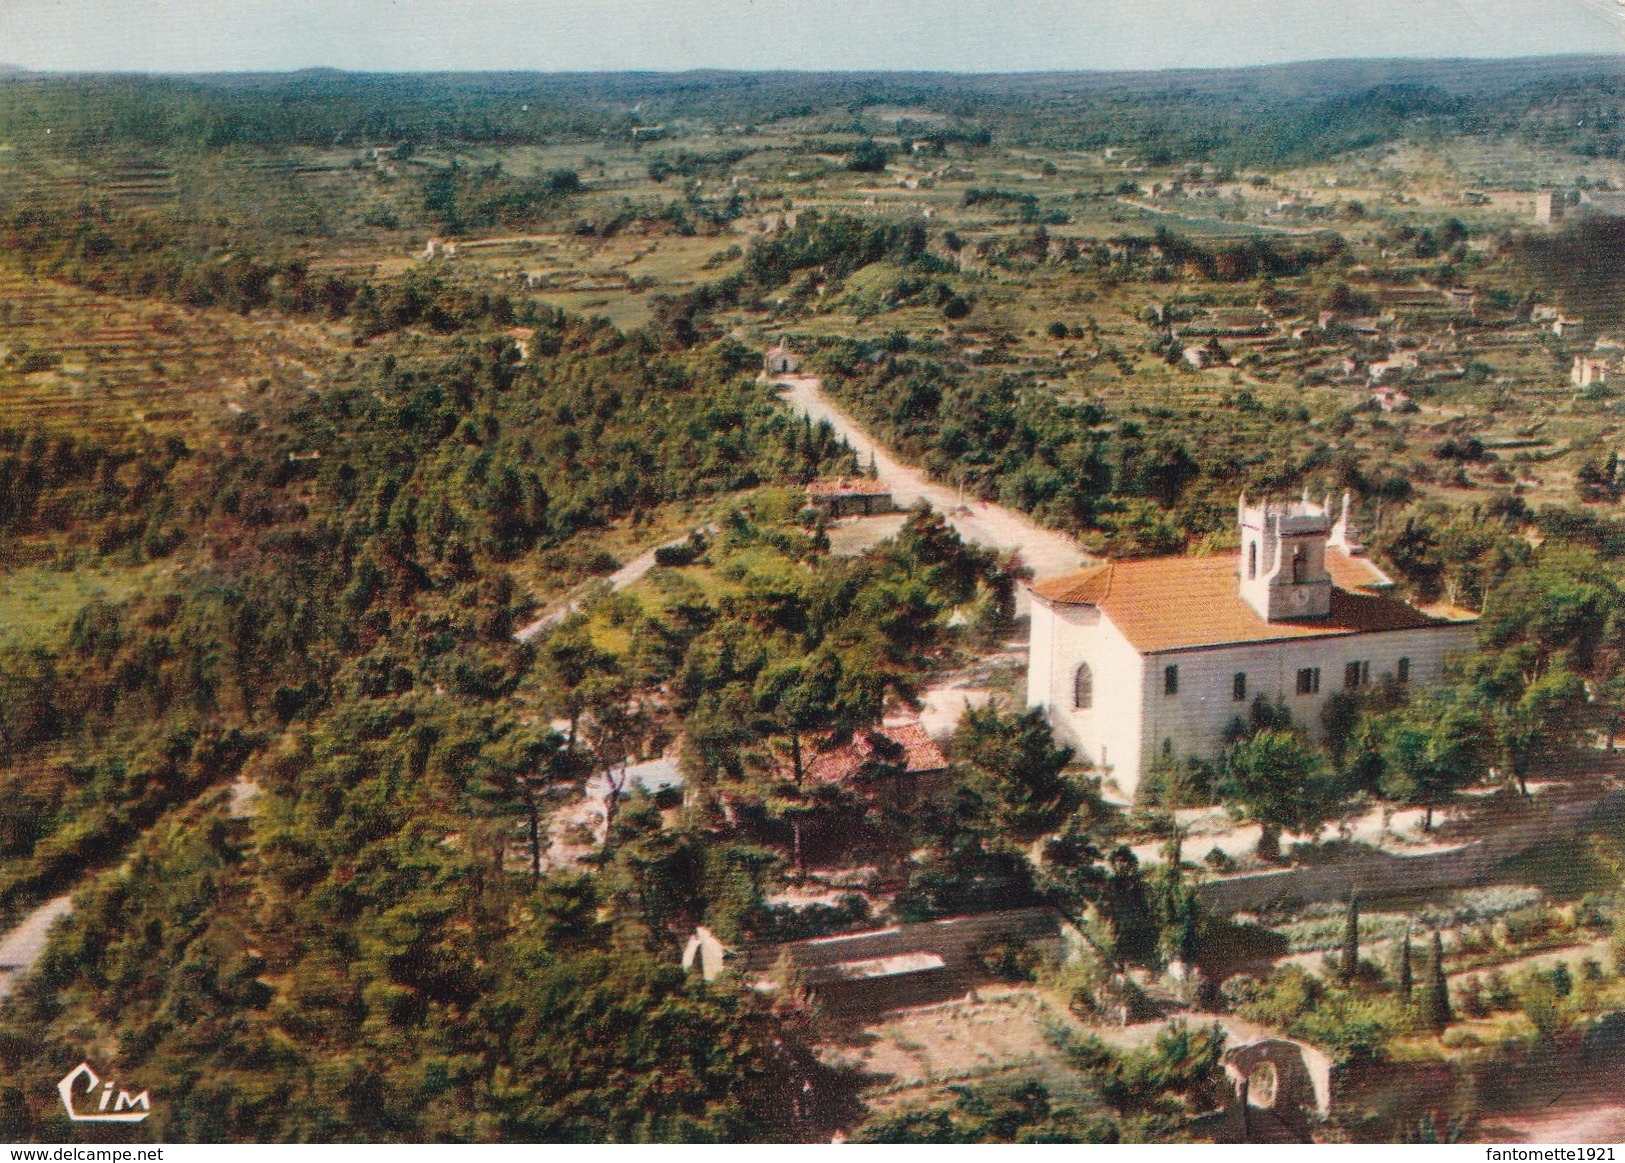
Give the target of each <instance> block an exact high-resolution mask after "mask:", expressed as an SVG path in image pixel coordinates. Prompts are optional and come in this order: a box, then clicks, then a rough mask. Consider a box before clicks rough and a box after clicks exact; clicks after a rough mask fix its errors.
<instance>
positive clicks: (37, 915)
mask: <svg viewBox="0 0 1625 1163" xmlns="http://www.w3.org/2000/svg"><path fill="white" fill-rule="evenodd" d="M72 908H73V897H72V896H69V895H66V894H64V895H63V896H59V897H52V898H51V899H50V900H48V901H46V902H45V903H44V904H42V905H41V906H40V907H39V908H37V909H35V910H34V911H33V912H31V913H29V914H28V915H27V916H26V917H24V918H23V919H22V922H21V923H20V924H19V925H18V926H17V927H16V928H15V929H12V930H11V932H9V933H6V934H5V935H4V936H0V1001H3V1000H5V998H6V997H7V996H8V995H9V994H10V993H11V991H12V990H13V989H14V988H16V985H17V983H18V982H19V981H21V980H22V979H23V978H24V977H25V976H26V975H27V974H28V971H29V970H31V969H33V968H34V965H35V963H36V962H37V961H39V959H40V954H42V953H44V952H45V941H46V938H47V937H49V936H50V933H51V926H52V925H54V924H56V921H57V918H59V917H63V916H66V915H67V913H68V911H69V910H70V909H72Z"/></svg>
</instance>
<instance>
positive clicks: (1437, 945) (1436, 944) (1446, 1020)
mask: <svg viewBox="0 0 1625 1163" xmlns="http://www.w3.org/2000/svg"><path fill="white" fill-rule="evenodd" d="M1453 1017H1454V1015H1453V1014H1452V1013H1451V1012H1450V984H1449V982H1447V981H1446V980H1445V977H1444V941H1443V939H1441V938H1440V936H1439V930H1437V929H1435V930H1433V972H1432V975H1431V978H1430V980H1429V983H1428V993H1427V1019H1428V1024H1429V1025H1431V1026H1432V1027H1433V1028H1434V1029H1435V1030H1442V1029H1444V1028H1445V1027H1446V1026H1448V1025H1449V1024H1450V1022H1451V1019H1452V1018H1453Z"/></svg>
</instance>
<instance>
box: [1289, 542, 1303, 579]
mask: <svg viewBox="0 0 1625 1163" xmlns="http://www.w3.org/2000/svg"><path fill="white" fill-rule="evenodd" d="M1304 565H1305V561H1304V556H1303V546H1301V545H1297V546H1294V547H1293V549H1292V584H1293V585H1295V586H1301V585H1302V584H1303V571H1304Z"/></svg>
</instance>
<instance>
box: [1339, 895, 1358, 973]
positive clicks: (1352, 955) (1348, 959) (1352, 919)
mask: <svg viewBox="0 0 1625 1163" xmlns="http://www.w3.org/2000/svg"><path fill="white" fill-rule="evenodd" d="M1359 972H1360V899H1359V897H1357V896H1351V897H1349V907H1348V913H1347V914H1346V915H1345V918H1344V921H1343V960H1342V963H1341V964H1340V965H1339V966H1338V976H1339V977H1340V978H1342V979H1343V980H1344V981H1353V980H1354V977H1355V975H1356V974H1358V973H1359Z"/></svg>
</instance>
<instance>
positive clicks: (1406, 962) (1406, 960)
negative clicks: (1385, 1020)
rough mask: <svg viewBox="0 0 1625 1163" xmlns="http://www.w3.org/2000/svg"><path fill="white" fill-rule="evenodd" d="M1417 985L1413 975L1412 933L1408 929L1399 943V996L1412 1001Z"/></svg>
mask: <svg viewBox="0 0 1625 1163" xmlns="http://www.w3.org/2000/svg"><path fill="white" fill-rule="evenodd" d="M1415 984H1416V982H1415V978H1414V977H1413V976H1412V975H1411V931H1410V929H1406V930H1405V937H1404V939H1403V940H1402V941H1400V943H1399V996H1400V997H1402V998H1404V999H1405V1000H1406V1001H1407V1002H1408V1001H1410V1000H1411V990H1412V989H1413V988H1414V987H1415Z"/></svg>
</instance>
